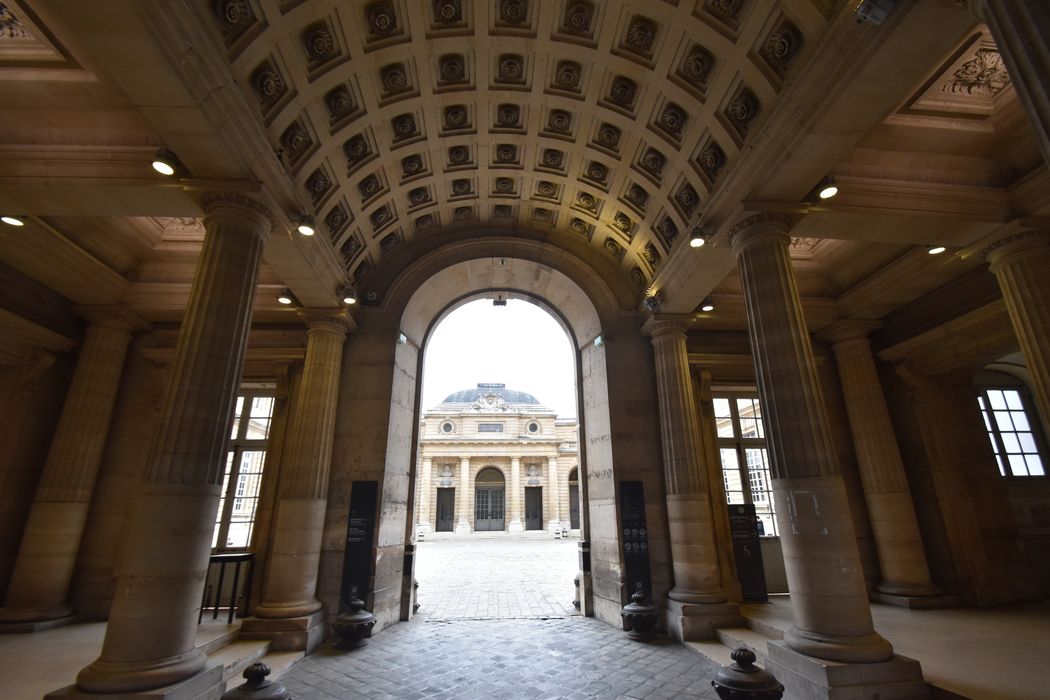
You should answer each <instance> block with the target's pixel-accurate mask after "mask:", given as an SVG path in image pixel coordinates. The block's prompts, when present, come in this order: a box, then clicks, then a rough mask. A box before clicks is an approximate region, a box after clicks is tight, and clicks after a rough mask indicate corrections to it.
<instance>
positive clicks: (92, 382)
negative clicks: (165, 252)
mask: <svg viewBox="0 0 1050 700" xmlns="http://www.w3.org/2000/svg"><path fill="white" fill-rule="evenodd" d="M78 312H79V313H80V315H81V316H84V317H85V318H86V319H87V320H88V322H89V323H88V327H87V331H86V335H85V337H84V343H83V345H82V347H81V350H80V356H79V358H78V359H77V367H76V371H75V373H74V375H73V381H72V383H71V384H70V387H69V393H67V394H66V400H65V404H64V405H63V406H62V415H61V417H60V418H59V421H58V427H57V428H56V429H55V434H54V437H53V438H52V440H51V449H50V451H49V452H48V456H47V461H46V462H45V464H44V470H43V473H42V474H41V476H40V483H39V485H38V486H37V491H36V497H35V499H34V500H33V507H32V509H31V510H30V512H29V520H28V521H27V523H26V528H25V531H24V533H23V535H22V546H21V547H20V548H19V550H18V558H17V559H16V561H15V567H14V573H13V574H12V576H11V583H10V587H9V588H8V591H7V599H6V601H5V606H4V608H3V609H2V610H0V620H2V621H5V622H14V621H40V620H53V619H57V618H60V617H64V616H66V615H69V614H70V613H72V608H70V607H69V606H68V605H67V604H66V597H67V595H68V593H69V583H70V579H71V578H72V576H73V565H74V564H75V563H76V557H77V551H78V550H79V548H80V539H81V536H82V535H83V534H84V523H85V522H86V521H87V514H88V506H89V505H90V503H91V494H92V492H93V491H94V487H95V479H96V477H97V476H98V468H99V464H100V463H101V461H102V450H103V448H104V447H105V445H106V437H107V435H108V433H109V423H110V419H111V418H112V416H113V407H114V404H115V403H116V398H117V389H118V388H119V387H120V378H121V376H122V375H123V371H124V359H125V358H126V357H127V350H128V344H129V343H130V342H131V335H132V333H133V332H134V331H136V330H141V329H143V328H146V327H147V324H146V322H145V321H143V320H142V319H140V318H139V317H138V316H136V315H135V314H134V313H132V312H131V311H128V310H127V309H124V308H120V307H108V306H107V307H81V308H79V309H78Z"/></svg>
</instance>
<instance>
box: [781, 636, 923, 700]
mask: <svg viewBox="0 0 1050 700" xmlns="http://www.w3.org/2000/svg"><path fill="white" fill-rule="evenodd" d="M767 648H768V651H769V657H768V660H767V662H766V668H767V669H768V670H769V671H770V672H771V673H772V674H773V675H775V676H776V677H777V679H778V680H779V681H780V682H781V683H783V684H784V687H785V688H786V689H787V696H788V697H791V698H798V699H799V700H928V699H929V698H930V687H929V686H928V685H927V684H926V682H925V681H924V680H923V677H922V667H921V666H920V665H919V662H918V661H916V660H915V659H909V658H908V657H906V656H900V655H899V654H898V655H895V656H894V657H893V658H892V659H890V660H889V661H883V662H880V663H871V664H862V663H856V664H851V663H841V662H838V661H827V660H825V659H817V658H814V657H811V656H806V655H804V654H800V653H799V652H797V651H794V650H793V649H790V648H788V646H787V644H786V643H785V642H783V641H771V642H769V644H768V645H767Z"/></svg>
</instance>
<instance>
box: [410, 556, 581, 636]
mask: <svg viewBox="0 0 1050 700" xmlns="http://www.w3.org/2000/svg"><path fill="white" fill-rule="evenodd" d="M578 571H579V540H575V539H571V540H555V539H553V538H551V539H547V538H542V539H534V538H514V537H501V538H491V537H490V538H485V539H480V538H479V539H474V538H471V539H465V540H460V539H454V540H438V541H430V542H420V543H419V544H418V545H417V546H416V581H418V582H419V589H418V592H417V598H416V600H417V602H418V603H419V606H420V607H419V612H420V613H421V614H424V615H426V616H427V617H428V618H429V619H431V620H481V619H494V618H502V619H508V618H548V617H551V618H553V617H567V616H569V615H573V614H575V613H576V610H575V608H573V605H572V600H573V595H574V594H575V587H574V585H573V578H575V576H576V573H577V572H578Z"/></svg>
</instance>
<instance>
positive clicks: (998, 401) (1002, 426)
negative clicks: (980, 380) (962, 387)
mask: <svg viewBox="0 0 1050 700" xmlns="http://www.w3.org/2000/svg"><path fill="white" fill-rule="evenodd" d="M977 403H978V405H979V406H980V407H981V416H982V417H983V418H984V427H985V428H986V429H987V430H988V439H989V440H990V441H991V443H992V451H993V452H994V453H995V461H996V463H997V464H998V465H999V473H1000V474H1002V475H1003V476H1007V475H1008V474H1009V475H1010V476H1044V475H1045V474H1046V469H1045V468H1044V466H1043V460H1042V458H1041V457H1040V456H1039V445H1038V440H1037V438H1036V430H1035V428H1034V426H1033V425H1032V421H1030V420H1029V416H1031V415H1032V413H1031V412H1030V411H1028V410H1026V408H1027V407H1026V403H1027V402H1026V401H1025V399H1024V396H1023V395H1022V393H1021V391H1020V390H1019V389H1018V388H1016V387H1008V386H999V387H993V386H987V387H982V389H981V395H980V396H978V397H977Z"/></svg>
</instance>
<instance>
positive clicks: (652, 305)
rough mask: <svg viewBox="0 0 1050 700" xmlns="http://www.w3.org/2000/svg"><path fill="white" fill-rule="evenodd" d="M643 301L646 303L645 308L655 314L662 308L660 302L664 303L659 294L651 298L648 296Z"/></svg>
mask: <svg viewBox="0 0 1050 700" xmlns="http://www.w3.org/2000/svg"><path fill="white" fill-rule="evenodd" d="M643 301H644V303H645V308H647V309H649V311H651V312H653V313H656V310H657V309H659V308H660V302H662V301H663V299H662V298H661V297H660V295H659V294H653V295H651V296H647V297H646V298H645V299H644V300H643Z"/></svg>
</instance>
